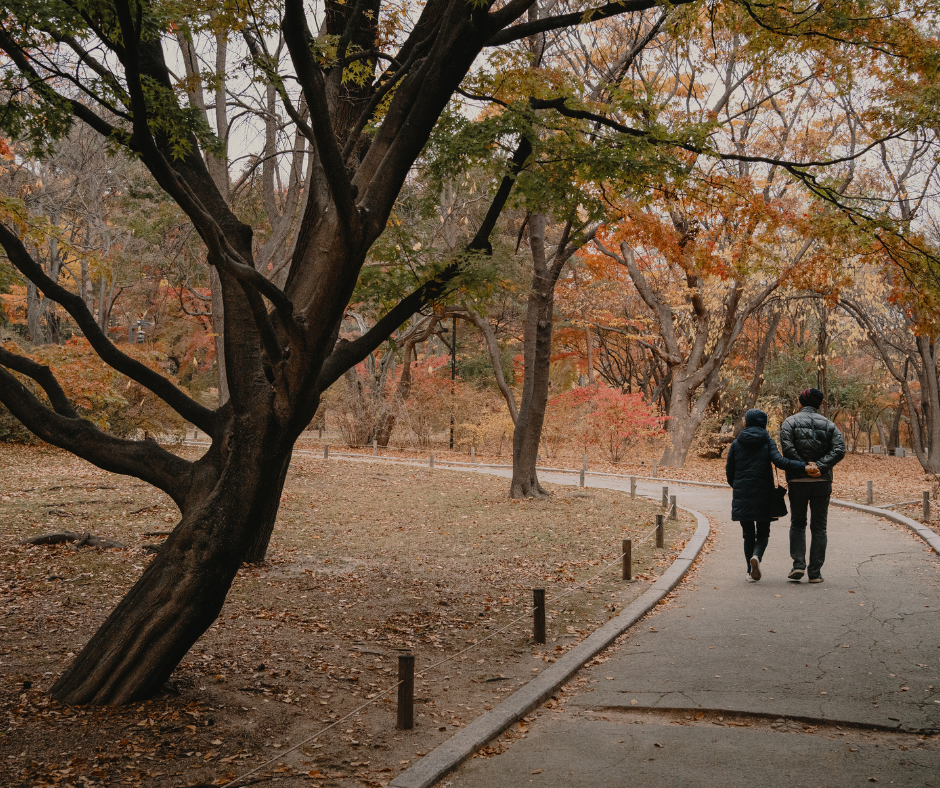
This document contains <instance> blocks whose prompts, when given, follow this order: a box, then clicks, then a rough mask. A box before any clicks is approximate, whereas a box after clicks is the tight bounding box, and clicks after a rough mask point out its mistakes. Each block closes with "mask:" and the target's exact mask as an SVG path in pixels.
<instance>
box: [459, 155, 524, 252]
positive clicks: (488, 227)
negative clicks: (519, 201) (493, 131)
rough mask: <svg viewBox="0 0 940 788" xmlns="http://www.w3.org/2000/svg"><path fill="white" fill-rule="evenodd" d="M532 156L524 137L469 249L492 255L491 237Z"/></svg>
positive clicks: (468, 246)
mask: <svg viewBox="0 0 940 788" xmlns="http://www.w3.org/2000/svg"><path fill="white" fill-rule="evenodd" d="M531 155H532V143H531V142H530V141H529V139H528V138H527V137H522V138H521V139H520V140H519V144H518V145H517V146H516V150H515V152H514V153H513V154H512V159H510V162H509V172H508V173H506V175H504V176H503V179H502V180H501V181H500V183H499V188H497V189H496V194H495V195H494V196H493V201H492V202H491V203H490V207H489V209H488V210H487V211H486V216H484V217H483V222H482V223H481V224H480V229H479V230H477V232H476V235H474V236H473V240H472V241H470V243H469V244H468V245H467V249H469V250H472V251H480V252H486V253H487V254H491V253H492V251H493V246H492V244H491V243H490V236H491V235H492V234H493V230H494V229H495V228H496V222H497V221H498V220H499V217H500V215H501V214H502V212H503V208H505V207H506V201H507V200H508V199H509V193H510V192H511V191H512V187H513V185H514V184H515V182H516V178H517V177H518V176H519V173H520V172H521V171H522V168H523V167H524V166H525V163H526V161H528V159H529V157H530V156H531Z"/></svg>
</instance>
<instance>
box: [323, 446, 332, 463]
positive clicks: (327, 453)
mask: <svg viewBox="0 0 940 788" xmlns="http://www.w3.org/2000/svg"><path fill="white" fill-rule="evenodd" d="M323 459H324V460H328V459H330V444H329V443H324V444H323Z"/></svg>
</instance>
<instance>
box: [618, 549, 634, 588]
mask: <svg viewBox="0 0 940 788" xmlns="http://www.w3.org/2000/svg"><path fill="white" fill-rule="evenodd" d="M621 552H622V553H623V579H624V580H633V540H632V539H624V540H623V549H622V550H621Z"/></svg>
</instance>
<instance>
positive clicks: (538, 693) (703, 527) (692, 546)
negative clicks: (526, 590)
mask: <svg viewBox="0 0 940 788" xmlns="http://www.w3.org/2000/svg"><path fill="white" fill-rule="evenodd" d="M680 508H681V509H683V510H684V511H686V512H689V513H690V514H693V515H695V518H696V520H698V527H697V528H696V529H695V532H694V533H693V534H692V538H691V539H689V543H688V544H687V545H686V546H685V549H684V550H683V551H682V552H681V553H679V555H678V556H677V557H676V559H675V560H674V561H673V562H672V564H671V565H670V566H669V568H668V569H667V570H666V571H665V572H664V573H663V574H662V575H661V576H660V577H659V579H658V580H657V581H656V582H655V583H653V584H652V585H651V586H650V588H649V590H648V591H646V592H645V593H644V594H643V595H642V596H640V597H639V598H638V599H636V600H634V601H633V602H632V603H631V604H630V605H629V606H628V607H626V608H624V610H623V611H622V612H621V613H620V615H619V616H617V617H616V618H612V619H611V620H610V621H608V622H607V623H606V624H605V625H604V626H602V627H601V628H600V629H598V630H597V631H595V632H594V633H592V634H591V635H590V636H589V637H587V638H586V639H585V640H583V641H581V643H579V644H578V645H577V646H575V647H574V648H573V649H571V650H570V651H569V652H568V653H566V654H565V655H564V656H563V657H561V658H559V659H558V661H557V662H555V663H553V664H552V665H551V667H549V668H547V669H546V670H545V671H543V672H542V673H541V674H539V675H538V676H536V677H535V678H534V679H532V681H530V682H529V683H528V684H526V685H525V686H523V687H522V688H521V689H519V690H517V691H516V692H514V693H513V694H512V695H510V696H509V697H508V698H506V700H504V701H503V702H502V703H500V704H499V705H498V706H497V707H496V708H495V709H493V711H490V712H487V713H486V714H484V715H483V716H482V717H478V718H477V719H476V720H474V721H473V722H471V723H470V724H469V725H468V726H467V727H465V728H463V729H462V730H460V731H459V732H458V733H456V734H454V735H453V736H451V737H450V738H449V739H448V740H447V741H445V742H444V743H443V744H440V745H439V746H438V747H436V748H435V749H434V750H432V751H431V752H430V753H428V754H427V755H426V756H425V757H423V758H422V759H421V760H420V761H418V762H417V763H415V764H414V765H413V766H411V767H410V768H408V769H406V770H405V771H403V772H402V773H401V774H399V775H398V777H396V778H395V779H394V780H392V781H391V782H390V783H389V788H430V787H431V786H432V785H434V784H435V783H436V782H437V781H438V780H440V779H441V778H442V777H443V776H444V775H446V774H447V773H448V772H450V771H453V770H454V769H455V768H456V767H457V766H459V765H460V764H461V763H463V761H465V760H466V759H467V758H469V757H470V756H471V755H473V753H475V752H476V751H477V750H478V749H479V748H480V747H482V746H483V745H484V744H486V743H487V742H488V741H490V740H491V739H493V738H495V737H496V736H498V735H499V734H500V733H502V732H503V731H504V730H506V728H508V727H509V726H510V725H512V724H513V723H514V722H518V721H519V720H520V719H522V718H523V717H524V716H525V715H526V714H528V713H529V712H530V711H532V709H534V708H535V707H536V706H539V705H541V703H542V702H543V701H544V700H545V699H546V698H548V697H549V696H551V695H552V694H553V693H554V692H555V691H556V690H557V689H558V688H559V687H560V686H561V685H562V684H564V683H565V682H566V681H568V679H570V678H571V677H572V676H573V675H574V674H575V673H576V672H577V671H578V670H580V669H581V668H582V667H583V666H584V665H585V664H586V663H587V662H589V661H590V660H592V659H594V657H596V656H597V655H598V654H599V653H600V652H601V651H603V650H604V649H605V648H607V647H608V646H609V645H610V644H611V643H613V642H614V640H616V639H617V638H618V637H620V635H622V634H623V633H624V632H626V631H627V630H628V629H629V628H630V627H632V626H633V625H634V624H635V623H636V622H637V621H639V620H640V619H641V618H642V617H643V616H645V615H646V614H647V613H648V612H649V611H650V610H652V609H653V608H654V607H655V606H656V605H657V604H658V603H659V601H660V600H661V599H662V598H663V597H665V596H666V594H668V593H669V592H670V591H672V589H673V588H675V587H676V586H677V585H678V584H679V581H680V580H681V579H682V578H683V577H684V575H685V573H686V572H687V571H688V570H689V567H691V566H692V562H693V561H694V560H695V559H696V558H697V557H698V554H699V553H700V552H701V550H702V547H703V546H704V545H705V541H706V540H707V539H708V535H709V533H710V532H711V526H710V525H709V522H708V519H707V518H706V517H705V515H703V514H701V513H700V512H696V511H694V510H693V509H687V508H686V507H684V506H683V507H680Z"/></svg>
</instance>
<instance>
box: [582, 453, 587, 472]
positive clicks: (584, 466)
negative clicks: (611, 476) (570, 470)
mask: <svg viewBox="0 0 940 788" xmlns="http://www.w3.org/2000/svg"><path fill="white" fill-rule="evenodd" d="M581 467H582V468H584V470H585V471H586V470H587V452H585V453H584V465H582V466H581Z"/></svg>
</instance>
